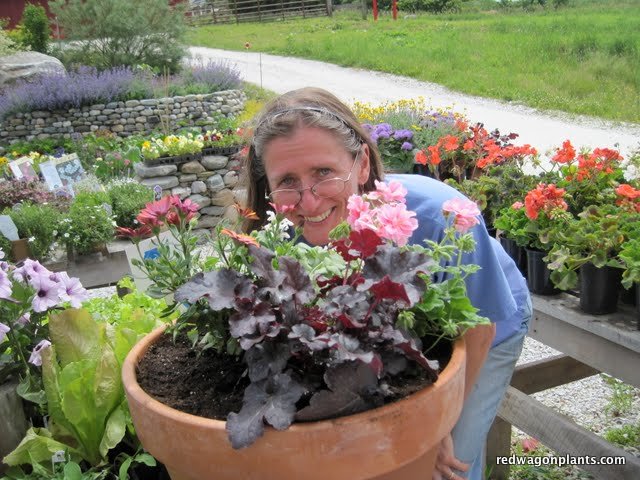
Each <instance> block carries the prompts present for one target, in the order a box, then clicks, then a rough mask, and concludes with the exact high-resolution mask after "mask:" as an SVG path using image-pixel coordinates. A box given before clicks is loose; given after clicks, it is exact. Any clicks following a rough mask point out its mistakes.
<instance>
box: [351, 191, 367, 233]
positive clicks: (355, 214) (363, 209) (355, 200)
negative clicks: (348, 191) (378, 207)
mask: <svg viewBox="0 0 640 480" xmlns="http://www.w3.org/2000/svg"><path fill="white" fill-rule="evenodd" d="M370 210H371V208H370V207H369V202H367V201H365V199H364V198H362V197H361V196H359V195H351V196H350V197H349V200H348V201H347V211H348V215H347V223H348V224H349V225H350V226H351V228H353V229H354V230H356V231H359V230H360V228H358V223H359V220H360V218H362V217H363V216H369V212H370Z"/></svg>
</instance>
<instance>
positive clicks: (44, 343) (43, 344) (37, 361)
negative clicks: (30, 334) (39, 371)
mask: <svg viewBox="0 0 640 480" xmlns="http://www.w3.org/2000/svg"><path fill="white" fill-rule="evenodd" d="M50 346H51V342H50V341H49V340H41V341H40V343H38V344H37V345H36V346H35V348H34V349H33V351H32V352H31V356H30V357H29V363H32V364H33V365H35V366H36V367H39V366H41V365H42V350H44V349H45V348H49V347H50Z"/></svg>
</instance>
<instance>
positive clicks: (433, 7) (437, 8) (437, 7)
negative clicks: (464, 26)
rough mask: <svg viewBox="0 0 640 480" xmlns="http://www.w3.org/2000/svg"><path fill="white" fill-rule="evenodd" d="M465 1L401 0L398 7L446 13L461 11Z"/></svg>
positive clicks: (403, 9) (410, 10)
mask: <svg viewBox="0 0 640 480" xmlns="http://www.w3.org/2000/svg"><path fill="white" fill-rule="evenodd" d="M464 1H468V0H399V2H398V8H399V9H400V10H401V11H409V12H416V11H423V12H431V13H444V12H450V11H459V10H460V5H461V3H462V2H464ZM385 3H386V2H385ZM388 3H389V4H390V3H391V2H388ZM387 8H389V7H387Z"/></svg>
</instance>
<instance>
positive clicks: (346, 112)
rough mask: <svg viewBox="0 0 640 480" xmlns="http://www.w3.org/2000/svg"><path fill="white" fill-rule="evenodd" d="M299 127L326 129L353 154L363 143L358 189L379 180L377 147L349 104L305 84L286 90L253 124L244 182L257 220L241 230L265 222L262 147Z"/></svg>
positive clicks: (248, 201) (372, 185) (250, 221)
mask: <svg viewBox="0 0 640 480" xmlns="http://www.w3.org/2000/svg"><path fill="white" fill-rule="evenodd" d="M303 126H306V127H315V128H322V129H324V130H326V131H328V132H329V133H331V134H332V135H333V136H334V137H335V138H336V139H337V140H338V141H339V142H340V144H342V145H343V146H344V148H345V149H346V150H347V151H348V152H350V153H351V154H352V155H353V156H354V157H355V155H356V154H357V153H358V151H359V150H360V149H361V148H362V144H364V143H366V144H367V145H368V146H369V164H370V169H369V178H368V179H367V181H366V182H365V184H364V185H363V186H362V189H363V190H364V191H370V190H373V189H375V185H374V181H375V180H381V178H382V173H383V169H382V162H381V161H380V153H379V152H378V147H377V145H376V144H375V143H374V142H373V141H372V140H371V138H370V137H369V134H368V133H367V132H366V131H365V130H364V129H363V128H362V126H361V125H360V122H359V121H358V119H357V118H356V117H355V115H354V114H353V112H352V111H351V110H350V109H349V107H347V106H346V105H345V104H344V103H342V102H341V101H340V100H339V99H338V98H337V97H335V96H334V95H333V94H331V93H329V92H327V91H326V90H323V89H321V88H314V87H306V88H301V89H299V90H293V91H291V92H287V93H285V94H283V95H281V96H279V97H278V98H276V99H274V100H272V101H271V102H270V103H269V104H267V105H266V106H265V107H264V109H263V110H262V112H261V113H260V114H259V115H258V116H257V118H256V120H255V122H254V125H253V136H252V137H251V144H250V147H249V152H248V154H247V158H246V163H245V168H244V185H245V188H246V190H247V206H248V207H249V208H251V209H252V210H253V211H255V212H256V214H257V215H258V217H259V220H248V221H246V222H245V224H244V225H243V230H244V231H246V232H250V231H252V230H256V229H258V228H260V227H261V226H262V225H263V224H264V223H265V221H266V212H267V205H268V200H267V199H266V198H265V194H266V193H267V190H268V183H267V177H266V173H265V169H264V162H263V160H262V156H263V154H264V150H265V147H266V146H267V145H268V144H269V142H271V141H272V140H274V139H276V138H280V137H290V136H292V135H293V134H294V133H295V132H296V131H297V130H298V129H299V128H300V127H303Z"/></svg>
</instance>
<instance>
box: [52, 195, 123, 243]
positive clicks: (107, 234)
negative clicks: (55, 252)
mask: <svg viewBox="0 0 640 480" xmlns="http://www.w3.org/2000/svg"><path fill="white" fill-rule="evenodd" d="M94 201H95V198H93V197H88V199H87V203H85V201H84V199H83V198H80V199H78V198H77V199H76V200H75V201H74V202H73V204H72V205H71V207H70V208H69V213H68V214H67V216H66V217H65V218H63V219H62V220H61V221H60V226H59V228H58V234H59V238H60V240H61V241H62V242H63V243H64V244H65V245H66V246H67V249H72V250H73V251H75V253H77V254H78V255H84V254H87V253H91V252H93V251H94V250H95V249H96V247H99V246H100V245H103V244H105V243H107V242H109V241H110V240H111V239H112V238H113V220H112V217H111V214H110V213H109V212H107V209H106V208H105V206H104V205H95V204H94Z"/></svg>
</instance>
